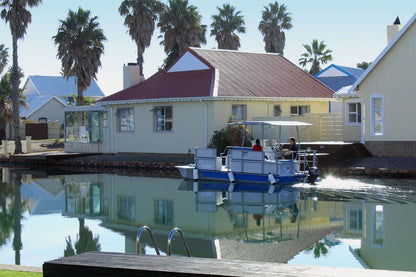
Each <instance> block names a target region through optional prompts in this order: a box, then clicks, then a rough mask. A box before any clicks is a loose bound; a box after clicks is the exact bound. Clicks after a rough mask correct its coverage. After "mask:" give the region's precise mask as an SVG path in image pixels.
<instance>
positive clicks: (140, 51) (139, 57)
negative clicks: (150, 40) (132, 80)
mask: <svg viewBox="0 0 416 277" xmlns="http://www.w3.org/2000/svg"><path fill="white" fill-rule="evenodd" d="M143 62H144V59H143V49H142V48H141V47H140V46H139V45H138V44H137V65H138V66H139V73H140V77H142V76H144V75H143Z"/></svg>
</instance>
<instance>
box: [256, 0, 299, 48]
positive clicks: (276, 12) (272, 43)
mask: <svg viewBox="0 0 416 277" xmlns="http://www.w3.org/2000/svg"><path fill="white" fill-rule="evenodd" d="M286 9H287V8H286V6H285V5H284V4H282V5H279V3H277V1H275V2H274V3H269V6H266V7H264V10H263V13H262V20H261V21H260V24H259V31H260V32H261V34H262V35H263V41H264V43H265V46H264V50H266V52H268V53H279V54H281V55H283V49H284V48H285V43H286V36H285V32H284V31H283V30H290V29H291V28H292V27H293V25H292V22H291V21H292V17H291V16H290V13H289V12H288V11H287V10H286Z"/></svg>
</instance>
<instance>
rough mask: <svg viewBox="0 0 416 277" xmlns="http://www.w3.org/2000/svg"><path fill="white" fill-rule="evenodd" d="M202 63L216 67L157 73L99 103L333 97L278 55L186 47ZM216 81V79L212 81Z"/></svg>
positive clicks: (328, 91) (307, 75)
mask: <svg viewBox="0 0 416 277" xmlns="http://www.w3.org/2000/svg"><path fill="white" fill-rule="evenodd" d="M186 51H189V52H190V53H192V54H193V55H194V56H196V57H197V58H199V59H200V60H201V61H202V62H203V63H205V64H207V65H211V66H209V67H211V68H215V70H217V74H215V71H214V69H208V70H192V71H181V72H170V73H168V72H167V71H159V72H157V73H156V74H154V75H153V76H152V77H150V78H149V79H147V80H145V81H144V82H142V83H140V84H138V85H135V86H132V87H130V88H127V89H125V90H122V91H119V92H117V93H115V94H112V95H110V96H107V97H105V98H103V99H101V101H121V100H134V99H157V98H185V97H206V96H212V95H213V89H214V85H213V84H214V83H215V81H217V83H218V88H217V89H218V90H217V96H223V97H227V96H237V97H238V96H241V97H310V98H317V97H320V98H332V95H333V91H332V90H330V89H329V88H328V87H326V86H325V85H323V84H322V83H321V82H319V81H317V80H316V79H315V78H314V77H312V76H311V75H309V74H308V73H306V72H304V71H303V70H302V69H300V68H299V67H297V66H296V65H295V64H293V63H292V62H290V61H289V60H287V59H286V58H284V57H283V56H281V55H278V54H257V53H244V52H238V51H224V50H204V49H200V48H189V49H187V50H186ZM179 59H180V58H179ZM216 76H217V78H218V80H215V78H216Z"/></svg>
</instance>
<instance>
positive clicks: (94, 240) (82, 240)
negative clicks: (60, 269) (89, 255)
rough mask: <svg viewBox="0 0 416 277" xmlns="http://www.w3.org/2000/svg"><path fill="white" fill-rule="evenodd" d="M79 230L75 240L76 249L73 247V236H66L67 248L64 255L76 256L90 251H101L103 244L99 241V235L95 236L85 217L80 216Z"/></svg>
mask: <svg viewBox="0 0 416 277" xmlns="http://www.w3.org/2000/svg"><path fill="white" fill-rule="evenodd" d="M78 221H79V232H78V235H77V240H76V242H75V250H74V247H72V242H71V236H68V238H65V241H66V248H65V250H64V257H68V256H74V255H78V254H81V253H85V252H89V251H100V250H101V245H100V243H99V238H100V237H99V236H96V237H94V236H93V234H92V232H91V231H90V229H88V227H86V226H85V219H84V218H78Z"/></svg>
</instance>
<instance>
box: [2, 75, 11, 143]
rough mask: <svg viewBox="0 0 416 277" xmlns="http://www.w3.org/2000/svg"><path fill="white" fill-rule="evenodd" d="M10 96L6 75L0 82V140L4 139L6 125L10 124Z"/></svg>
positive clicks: (8, 81)
mask: <svg viewBox="0 0 416 277" xmlns="http://www.w3.org/2000/svg"><path fill="white" fill-rule="evenodd" d="M11 94H12V83H11V81H10V74H9V73H6V74H4V75H3V77H2V78H1V80H0V140H4V139H6V123H10V122H11V119H12V115H11V114H10V110H11V109H10V105H9V99H10V98H11Z"/></svg>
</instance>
